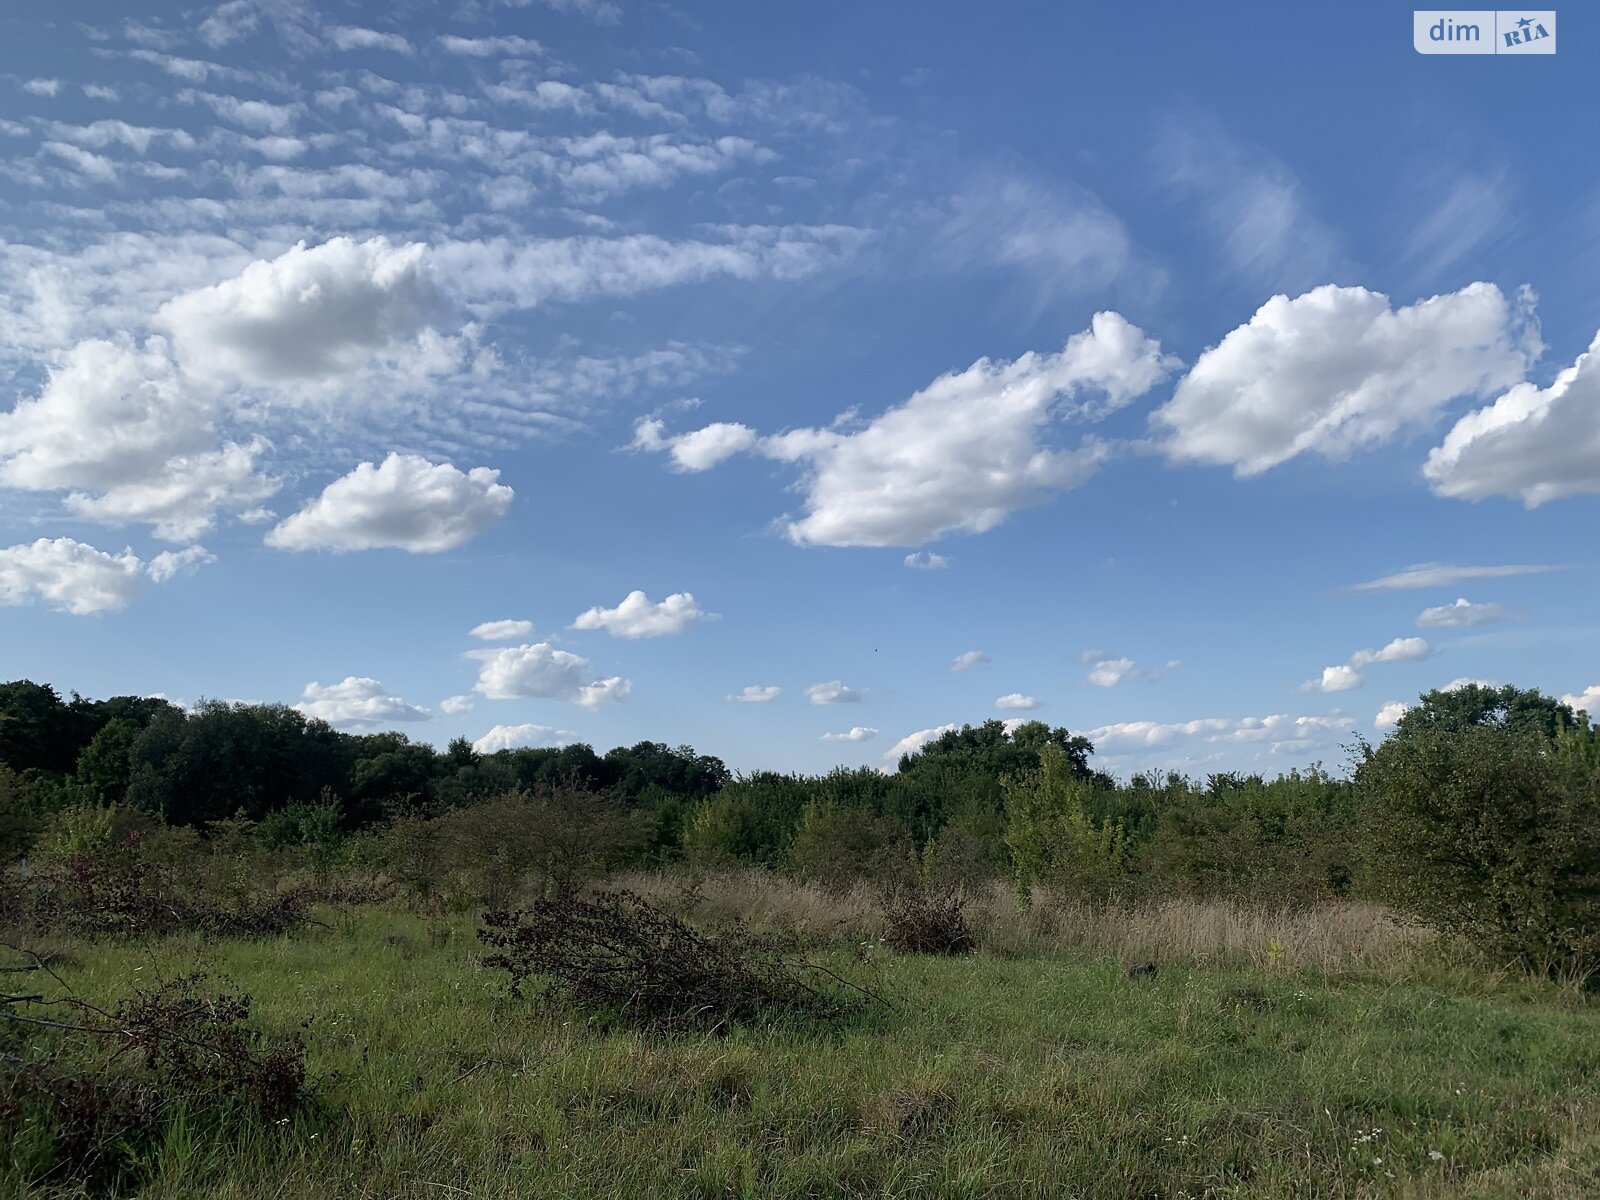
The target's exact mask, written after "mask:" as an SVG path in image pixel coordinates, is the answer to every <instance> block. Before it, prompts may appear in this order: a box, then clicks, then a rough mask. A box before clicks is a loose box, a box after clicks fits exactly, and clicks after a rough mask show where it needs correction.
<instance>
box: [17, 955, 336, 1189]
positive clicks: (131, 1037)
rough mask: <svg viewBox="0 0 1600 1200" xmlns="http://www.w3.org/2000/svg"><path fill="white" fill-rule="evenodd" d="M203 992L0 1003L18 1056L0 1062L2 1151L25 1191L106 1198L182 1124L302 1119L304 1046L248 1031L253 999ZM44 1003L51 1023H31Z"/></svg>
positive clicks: (160, 990) (39, 1018) (170, 988)
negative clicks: (171, 1126) (57, 1186)
mask: <svg viewBox="0 0 1600 1200" xmlns="http://www.w3.org/2000/svg"><path fill="white" fill-rule="evenodd" d="M39 966H40V963H39V960H38V959H37V958H34V959H33V967H34V968H38V967H39ZM18 969H19V968H16V967H12V968H8V970H13V971H14V970H18ZM203 983H204V976H199V975H196V976H191V977H188V978H184V979H178V980H174V981H172V982H170V983H166V984H163V985H160V986H158V987H155V988H150V989H142V990H139V991H136V992H134V993H133V994H132V995H131V996H129V997H126V998H125V999H123V1000H122V1001H120V1002H119V1003H117V1004H116V1005H115V1006H114V1007H112V1008H111V1009H102V1008H98V1007H96V1006H95V1005H92V1004H88V1003H86V1002H84V1001H82V1000H79V999H77V998H75V997H72V996H65V997H60V998H57V999H55V1000H46V999H44V998H43V997H42V996H37V995H28V996H20V995H19V996H5V997H0V1025H3V1027H4V1032H5V1034H6V1035H8V1040H9V1041H11V1042H12V1043H13V1044H14V1045H16V1044H17V1043H20V1045H17V1048H18V1049H21V1050H23V1051H25V1053H20V1054H7V1055H5V1056H4V1062H5V1063H6V1064H7V1065H6V1067H5V1069H4V1071H3V1072H0V1147H3V1149H4V1150H5V1152H6V1157H7V1159H8V1161H9V1162H10V1163H11V1164H12V1170H13V1171H15V1172H19V1173H20V1174H21V1176H22V1177H23V1179H24V1180H25V1181H26V1182H27V1183H37V1182H44V1181H64V1180H75V1181H80V1182H82V1183H85V1184H87V1185H88V1186H89V1187H90V1188H91V1189H92V1190H93V1191H94V1192H95V1193H97V1194H101V1193H105V1192H111V1191H115V1190H117V1188H118V1186H119V1184H120V1183H121V1182H122V1181H123V1180H124V1179H125V1178H126V1177H128V1176H131V1175H136V1174H138V1173H139V1172H140V1170H141V1169H146V1168H148V1167H149V1166H150V1165H151V1159H152V1155H153V1153H154V1152H155V1151H156V1150H157V1149H158V1148H159V1146H160V1143H161V1140H162V1133H163V1129H164V1127H165V1125H166V1123H167V1122H168V1121H171V1120H172V1119H174V1118H175V1117H177V1116H179V1115H181V1116H182V1117H183V1118H184V1119H186V1120H189V1121H191V1122H197V1123H200V1124H202V1125H210V1126H212V1127H213V1128H215V1127H217V1126H223V1125H227V1124H229V1123H233V1122H237V1121H239V1120H241V1119H244V1120H250V1121H256V1122H260V1123H263V1124H270V1123H273V1122H280V1121H283V1120H286V1119H288V1118H290V1117H292V1116H293V1115H294V1114H296V1113H297V1112H299V1111H300V1110H301V1109H302V1108H304V1107H305V1106H306V1105H307V1104H308V1103H309V1102H310V1099H311V1093H310V1091H309V1089H308V1087H307V1083H306V1072H305V1048H304V1046H303V1045H302V1043H301V1042H300V1039H299V1038H298V1037H290V1038H285V1039H268V1038H266V1037H264V1036H263V1035H262V1034H260V1033H259V1032H257V1031H256V1030H254V1029H253V1028H251V1027H250V1025H249V1024H248V1021H249V1017H250V1009H251V1001H250V997H249V996H247V995H244V994H242V993H227V992H208V991H206V990H204V989H203V987H202V984H203ZM45 1004H48V1005H49V1006H50V1007H49V1008H48V1009H46V1013H47V1015H35V1013H34V1012H33V1011H32V1010H33V1009H35V1008H36V1007H38V1006H40V1005H45ZM63 1008H65V1009H66V1010H68V1011H66V1012H63V1011H62V1010H63Z"/></svg>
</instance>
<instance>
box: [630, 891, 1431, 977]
mask: <svg viewBox="0 0 1600 1200" xmlns="http://www.w3.org/2000/svg"><path fill="white" fill-rule="evenodd" d="M614 885H615V886H620V887H626V888H629V889H631V890H633V891H636V892H638V893H639V894H641V895H643V896H645V897H646V898H647V899H650V900H651V901H653V902H656V903H659V904H662V905H665V906H667V907H669V908H672V909H673V910H675V911H677V912H679V913H681V914H682V915H683V916H685V917H687V918H689V919H692V920H696V921H706V922H721V921H730V920H735V919H738V920H742V921H744V922H746V923H747V924H749V925H751V926H753V927H755V928H757V929H772V930H781V931H783V932H786V933H790V934H794V935H797V936H798V937H799V938H801V939H802V940H803V941H807V942H811V943H814V944H819V945H823V944H854V943H860V942H872V941H876V940H877V939H879V938H880V937H882V935H883V916H882V913H881V912H880V910H879V907H878V892H877V890H876V888H875V887H873V886H872V885H870V884H867V883H858V884H856V885H855V886H853V887H851V888H849V889H848V890H844V891H836V890H829V889H827V888H824V887H820V886H818V885H816V884H810V883H804V882H801V881H798V880H795V879H791V878H789V877H787V876H784V875H780V874H777V873H776V872H772V871H763V870H737V871H728V872H723V873H717V874H711V875H704V876H685V875H681V874H673V873H636V874H629V875H626V876H623V877H621V878H619V879H617V880H615V881H614ZM967 903H968V908H967V913H968V919H969V922H970V924H971V925H972V928H973V932H974V934H975V935H976V937H977V940H978V950H979V953H986V954H993V955H996V956H1001V957H1022V956H1027V955H1037V954H1048V953H1051V952H1053V951H1059V950H1065V949H1069V948H1082V949H1088V950H1092V951H1096V952H1099V953H1102V954H1107V955H1111V956H1113V957H1116V958H1120V959H1124V960H1128V961H1133V960H1140V959H1154V960H1156V961H1157V962H1182V963H1188V964H1193V965H1203V966H1221V967H1250V968H1257V969H1273V968H1281V969H1286V970H1291V971H1306V972H1315V973H1324V974H1339V973H1347V972H1360V973H1369V972H1370V973H1375V974H1385V975H1387V974H1404V973H1408V972H1411V971H1414V970H1416V969H1417V968H1418V967H1420V966H1422V965H1424V964H1425V963H1428V962H1430V961H1433V960H1436V959H1437V954H1436V948H1437V939H1436V937H1435V936H1434V934H1433V933H1432V932H1431V931H1430V930H1428V929H1425V928H1422V927H1419V926H1417V925H1415V924H1410V923H1406V922H1404V921H1402V920H1400V919H1399V918H1397V917H1396V916H1395V915H1394V914H1393V913H1391V912H1390V911H1389V910H1388V909H1385V908H1383V907H1381V906H1380V905H1376V904H1368V903H1364V902H1360V901H1341V902H1336V903H1327V904H1320V905H1314V906H1304V907H1296V908H1287V907H1269V906H1263V905H1253V904H1246V903H1241V902H1239V901H1233V900H1205V899H1194V898H1188V897H1175V898H1171V899H1165V900H1144V901H1137V902H1132V903H1128V904H1113V905H1098V904H1091V903H1086V902H1084V901H1081V900H1076V899H1072V898H1069V897H1064V896H1060V895H1057V894H1055V893H1053V892H1052V891H1051V890H1050V889H1048V888H1044V887H1035V888H1034V889H1033V890H1032V892H1031V894H1030V895H1029V897H1028V901H1027V903H1023V902H1022V901H1021V900H1020V899H1019V897H1018V896H1017V893H1016V891H1015V890H1014V889H1013V888H1011V887H1009V886H1008V885H1006V884H1004V883H1001V882H996V883H994V884H992V885H990V886H988V887H985V888H979V889H975V890H972V891H969V892H968V893H967Z"/></svg>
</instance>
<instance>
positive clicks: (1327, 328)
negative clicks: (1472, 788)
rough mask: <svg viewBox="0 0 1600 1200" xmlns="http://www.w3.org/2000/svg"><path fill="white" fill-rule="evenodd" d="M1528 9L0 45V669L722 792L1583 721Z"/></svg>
mask: <svg viewBox="0 0 1600 1200" xmlns="http://www.w3.org/2000/svg"><path fill="white" fill-rule="evenodd" d="M1558 15H1559V18H1560V25H1559V31H1558V33H1557V36H1558V38H1559V42H1558V45H1559V50H1558V52H1557V53H1555V54H1553V55H1549V54H1545V55H1539V56H1532V55H1523V56H1516V55H1473V56H1465V55H1462V56H1457V55H1429V56H1424V55H1420V54H1418V53H1416V51H1415V50H1414V49H1413V45H1412V10H1409V9H1401V8H1399V7H1397V6H1395V5H1393V4H1389V3H1347V4H1339V5H1331V4H1330V5H1292V6H1285V5H1281V4H1267V3H1240V4H1233V5H1228V6H1222V7H1215V6H1192V5H1185V6H1176V5H1169V4H1154V3H1148V4H1139V5H1120V6H1114V7H1109V8H1107V7H1101V8H1093V9H1091V8H1088V7H1085V6H1066V5H1061V4H1059V3H1038V4H1032V3H1016V4H1009V3H997V4H992V5H955V4H913V3H881V4H859V3H834V2H821V0H819V2H816V3H810V4H806V5H787V6H780V5H769V4H750V3H720V2H706V3H679V4H672V3H634V2H632V0H448V2H440V3H426V4H423V3H415V2H412V3H390V4H383V5H378V4H370V3H361V4H358V3H324V4H312V3H308V2H302V0H226V2H225V3H222V4H220V5H216V6H208V5H205V4H201V5H198V6H194V7H190V6H187V5H181V4H168V5H161V4H148V5H143V6H141V5H140V4H139V3H138V2H137V0H134V2H133V3H129V2H128V0H118V2H117V3H91V2H88V0H80V2H72V0H67V2H65V3H61V4H57V5H50V6H42V5H29V6H9V7H8V8H7V10H6V12H5V13H4V14H0V381H3V382H0V663H3V666H0V676H4V677H5V678H28V679H33V680H35V681H38V682H42V683H49V684H52V685H54V686H56V687H57V688H58V689H59V690H60V691H62V692H63V693H69V692H72V691H77V692H80V693H82V694H83V695H85V696H90V697H103V696H109V695H116V694H160V695H164V696H167V697H169V698H171V699H174V700H176V701H178V702H181V703H186V704H193V703H196V702H198V701H199V700H201V699H204V698H210V699H224V700H246V701H257V702H268V703H285V704H292V705H296V706H298V707H299V708H300V709H301V711H303V712H305V713H307V714H308V715H310V716H315V717H319V718H322V719H325V720H328V721H330V722H331V723H333V724H334V725H336V726H337V727H338V728H341V729H346V730H350V731H353V732H370V731H375V730H381V729H398V730H401V731H403V732H404V733H406V734H407V735H408V736H409V737H411V738H413V739H417V740H422V741H427V742H431V743H434V744H435V745H439V746H443V745H444V744H445V743H446V742H448V741H449V740H451V739H452V738H455V737H460V736H464V737H467V738H469V739H471V740H473V741H474V742H475V743H476V744H477V745H478V746H479V748H480V749H483V750H493V749H497V748H501V747H506V746H521V745H529V746H540V745H556V744H561V743H565V742H572V741H583V742H588V743H590V744H591V745H593V746H595V747H596V748H597V749H601V750H604V749H606V748H609V747H611V746H613V745H628V744H632V743H634V742H637V741H640V740H651V741H658V742H666V743H669V744H673V745H679V744H688V745H692V746H694V747H695V748H696V749H697V750H698V751H700V752H701V753H707V754H715V755H718V756H719V757H721V758H722V759H723V760H724V761H726V762H727V763H728V764H729V765H730V766H731V767H733V768H735V769H736V770H740V771H749V770H754V769H758V768H771V769H777V770H785V771H789V770H793V771H805V772H812V771H821V770H826V769H829V768H831V767H833V766H835V765H839V764H845V765H851V766H856V765H868V766H878V767H887V768H892V766H893V764H894V763H895V762H896V760H897V758H898V756H899V754H900V753H901V752H903V751H905V750H907V749H911V748H915V747H916V746H917V745H920V744H921V743H922V742H923V741H925V740H926V739H927V738H929V737H930V736H933V735H934V734H936V733H937V732H938V731H939V730H941V729H942V728H944V727H947V726H951V725H960V724H963V723H968V722H970V723H978V722H981V721H984V720H988V719H992V718H999V719H1003V720H1010V721H1020V720H1034V719H1037V720H1043V721H1047V722H1049V723H1050V724H1051V725H1064V726H1066V727H1068V728H1069V729H1071V730H1072V731H1073V732H1075V733H1082V734H1085V735H1087V736H1088V737H1089V738H1090V739H1091V740H1092V741H1093V742H1094V743H1095V745H1096V747H1097V754H1096V757H1095V761H1096V764H1097V765H1099V766H1100V767H1102V768H1104V769H1107V770H1110V771H1112V772H1114V773H1116V774H1118V775H1121V776H1124V777H1125V776H1127V775H1129V774H1131V773H1133V772H1136V771H1144V770H1166V769H1174V770H1179V771H1183V772H1186V773H1190V774H1194V775H1204V774H1205V773H1208V772H1212V771H1226V770H1241V771H1263V772H1267V773H1269V774H1270V773H1276V772H1279V771H1284V770H1288V769H1290V768H1293V767H1303V766H1306V765H1308V764H1311V763H1316V762H1320V763H1323V764H1325V765H1326V766H1328V767H1330V768H1332V769H1336V770H1337V769H1338V768H1339V767H1340V765H1341V764H1342V763H1344V762H1345V761H1347V759H1348V750H1347V749H1346V747H1349V746H1351V745H1352V744H1354V742H1355V740H1356V739H1357V738H1358V737H1361V738H1367V739H1371V740H1377V739H1379V738H1381V737H1382V736H1383V735H1384V732H1385V730H1386V729H1388V728H1389V727H1391V726H1392V724H1393V722H1394V721H1395V720H1396V719H1397V718H1398V716H1399V714H1400V713H1401V712H1403V711H1404V706H1405V705H1406V704H1407V703H1414V702H1415V701H1416V699H1417V697H1418V695H1419V694H1421V693H1423V692H1425V691H1428V690H1430V689H1432V688H1436V687H1447V686H1451V685H1453V684H1456V683H1457V682H1458V681H1461V680H1478V681H1485V682H1492V683H1496V684H1500V683H1514V684H1516V685H1518V686H1521V687H1536V688H1539V689H1541V690H1543V691H1545V692H1548V693H1550V694H1552V695H1557V696H1561V697H1564V698H1566V699H1568V700H1570V701H1571V702H1573V703H1574V704H1580V705H1583V706H1586V707H1588V708H1590V709H1591V710H1592V711H1596V712H1600V621H1597V618H1596V615H1595V611H1594V607H1593V602H1592V597H1593V595H1594V583H1595V573H1594V561H1593V560H1594V554H1593V552H1592V550H1591V548H1590V547H1591V545H1592V543H1593V534H1592V531H1593V529H1594V527H1595V519H1596V516H1597V515H1600V508H1597V501H1596V493H1597V492H1600V355H1593V354H1590V353H1589V352H1590V350H1591V347H1592V346H1594V345H1595V344H1596V337H1597V332H1596V331H1597V330H1600V288H1597V287H1596V281H1597V279H1600V174H1597V168H1596V165H1595V158H1594V155H1593V154H1592V153H1589V152H1587V151H1585V150H1584V149H1583V148H1584V147H1592V146H1594V145H1600V110H1597V109H1596V107H1595V105H1594V104H1593V100H1592V80H1593V78H1594V76H1595V74H1596V69H1597V60H1600V21H1597V20H1596V19H1595V17H1596V14H1595V13H1593V12H1590V11H1588V10H1587V9H1585V8H1577V7H1574V8H1569V9H1565V10H1560V11H1559V13H1558Z"/></svg>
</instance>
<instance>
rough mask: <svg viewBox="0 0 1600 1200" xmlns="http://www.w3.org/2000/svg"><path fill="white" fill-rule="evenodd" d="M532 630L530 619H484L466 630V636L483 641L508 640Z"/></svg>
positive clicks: (523, 635) (525, 634)
mask: <svg viewBox="0 0 1600 1200" xmlns="http://www.w3.org/2000/svg"><path fill="white" fill-rule="evenodd" d="M532 632H533V622H532V621H485V622H483V623H482V624H481V625H474V626H473V627H472V628H471V629H469V630H468V631H467V636H468V637H475V638H478V639H480V640H482V641H485V642H510V641H515V640H516V639H517V638H525V637H527V636H528V635H529V634H530V633H532Z"/></svg>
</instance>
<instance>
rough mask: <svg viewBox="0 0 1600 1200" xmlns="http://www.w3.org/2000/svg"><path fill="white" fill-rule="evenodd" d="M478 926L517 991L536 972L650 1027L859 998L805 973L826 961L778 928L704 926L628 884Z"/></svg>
mask: <svg viewBox="0 0 1600 1200" xmlns="http://www.w3.org/2000/svg"><path fill="white" fill-rule="evenodd" d="M478 936H479V937H480V939H481V940H482V941H484V942H486V943H487V944H488V945H490V946H492V947H494V948H495V951H496V953H494V954H492V955H490V956H488V957H487V958H486V959H484V965H485V966H488V967H500V968H503V969H504V970H505V971H507V972H508V973H509V974H510V976H511V991H512V994H513V995H517V994H520V992H521V989H522V986H523V984H524V983H526V982H527V981H528V979H529V978H537V980H538V981H539V982H540V983H541V984H543V985H544V987H545V988H547V989H548V991H549V993H550V994H552V995H553V996H554V997H555V998H557V999H559V1000H560V1001H562V1002H563V1003H565V1004H567V1005H569V1006H571V1007H574V1008H577V1009H580V1010H583V1011H586V1012H590V1013H603V1014H607V1015H611V1016H615V1017H617V1018H618V1019H620V1020H622V1021H624V1022H627V1023H632V1024H639V1025H644V1026H646V1027H650V1028H657V1029H685V1028H696V1029H722V1028H726V1027H727V1026H728V1025H730V1024H731V1023H734V1022H741V1021H744V1022H748V1021H758V1020H762V1019H768V1018H774V1017H800V1018H805V1019H809V1020H813V1021H834V1020H838V1019H839V1018H841V1017H845V1016H848V1015H849V1014H850V1013H852V1012H853V1011H855V1010H856V1009H857V1008H858V1007H859V1006H860V1002H859V996H858V997H855V998H846V997H841V996H839V995H837V994H830V993H829V992H828V991H826V990H823V989H821V988H819V987H817V986H816V985H815V984H814V983H813V982H811V981H808V980H807V978H805V976H806V975H807V974H808V973H813V972H815V971H817V970H823V971H825V968H817V967H816V966H815V965H814V964H807V963H805V962H803V961H801V960H799V959H798V958H797V956H796V955H795V954H794V953H793V952H792V950H789V949H788V948H786V947H784V946H783V945H782V944H781V943H779V942H776V941H774V940H773V939H771V938H766V939H761V938H756V937H752V936H751V935H750V934H749V932H748V931H746V930H745V929H744V928H743V927H741V926H739V925H732V926H728V927H725V928H723V929H720V930H718V931H716V932H714V933H705V934H703V933H697V932H696V931H695V930H694V929H692V928H690V927H689V925H687V924H686V923H685V922H684V921H682V920H680V919H679V918H677V917H675V916H673V915H672V914H671V913H668V912H664V911H663V910H661V909H659V908H657V907H655V906H654V905H652V904H651V903H650V902H649V901H647V900H645V899H643V898H642V897H640V896H638V895H636V894H635V893H633V892H628V891H615V892H613V891H600V892H595V893H594V894H593V895H590V896H579V895H577V894H575V893H573V892H570V891H559V892H557V893H556V894H555V895H553V896H550V897H547V898H541V899H538V900H535V901H534V902H533V905H532V906H531V907H530V908H528V909H526V910H524V911H522V912H490V913H485V914H484V918H483V929H482V930H480V931H479V935H478ZM826 973H827V974H828V975H831V972H826ZM813 978H815V975H814V974H813ZM836 990H837V989H836Z"/></svg>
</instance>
